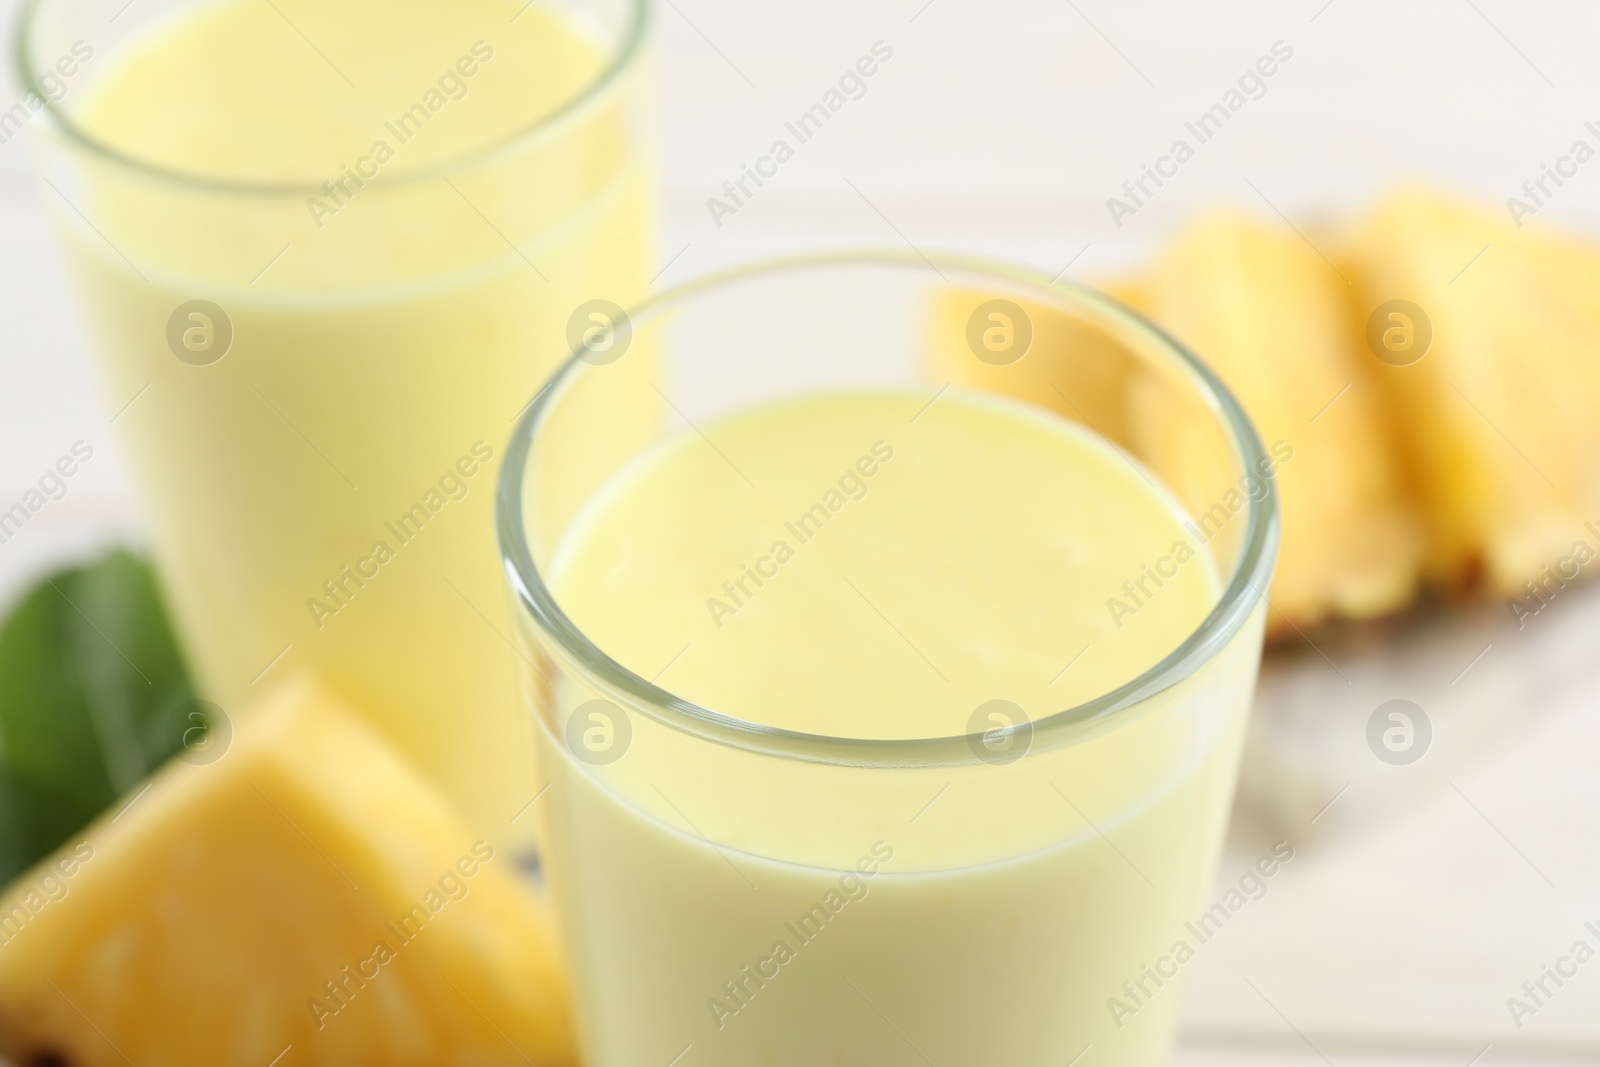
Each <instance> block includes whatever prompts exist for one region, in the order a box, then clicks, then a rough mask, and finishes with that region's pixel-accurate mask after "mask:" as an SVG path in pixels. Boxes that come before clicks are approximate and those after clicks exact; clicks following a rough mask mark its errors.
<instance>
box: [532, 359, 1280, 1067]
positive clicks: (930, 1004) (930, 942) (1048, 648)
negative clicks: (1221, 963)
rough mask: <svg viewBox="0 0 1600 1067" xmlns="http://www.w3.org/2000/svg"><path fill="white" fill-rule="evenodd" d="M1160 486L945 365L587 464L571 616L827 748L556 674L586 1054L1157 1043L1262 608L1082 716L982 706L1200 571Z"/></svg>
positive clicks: (1065, 683) (953, 1050) (557, 569)
mask: <svg viewBox="0 0 1600 1067" xmlns="http://www.w3.org/2000/svg"><path fill="white" fill-rule="evenodd" d="M1186 521H1187V516H1185V515H1184V513H1183V512H1182V511H1181V509H1180V507H1179V506H1178V505H1177V503H1176V502H1175V501H1174V499H1173V498H1172V497H1171V496H1170V495H1169V494H1168V493H1167V492H1166V491H1165V489H1163V488H1162V487H1160V486H1159V485H1157V484H1156V483H1155V481H1154V480H1153V478H1152V477H1151V475H1150V474H1149V473H1148V472H1147V471H1145V470H1143V469H1142V468H1140V467H1138V466H1136V465H1135V463H1134V462H1133V461H1132V460H1131V459H1130V458H1128V457H1127V456H1125V455H1123V454H1122V453H1120V452H1118V451H1116V450H1114V449H1113V448H1112V447H1110V446H1109V445H1107V444H1105V443H1104V442H1103V441H1101V440H1100V439H1098V438H1096V437H1094V436H1092V435H1090V434H1089V433H1088V432H1086V431H1085V430H1084V429H1083V428H1082V427H1080V426H1078V425H1077V424H1074V423H1070V422H1067V421H1065V420H1063V419H1060V418H1058V417H1057V416H1055V415H1052V414H1049V413H1046V412H1043V411H1041V410H1040V409H1036V408H1032V407H1028V406H1024V405H1021V404H1019V403H1016V402H1014V401H1010V400H1005V399H1001V398H997V397H992V396H980V395H978V394H968V393H963V392H962V391H960V390H956V389H951V390H948V391H947V392H945V393H943V394H942V395H941V396H940V397H939V398H938V399H937V400H936V401H935V402H934V403H933V404H932V405H931V406H928V397H927V395H926V394H925V393H923V394H912V393H909V392H902V391H881V392H870V391H867V392H852V393H841V394H832V395H822V396H809V397H804V398H800V399H792V400H787V401H784V402H781V403H778V404H774V405H770V406H765V407H758V408H754V409H751V410H746V411H743V412H739V413H735V414H733V415H729V416H724V417H722V418H720V419H717V420H714V421H707V422H704V423H699V424H697V429H696V430H691V431H685V432H684V433H683V434H681V435H678V436H674V437H668V438H666V439H664V440H663V441H661V442H659V443H657V444H656V445H654V446H652V447H651V448H650V449H648V450H646V451H644V452H643V453H641V454H640V455H639V456H637V457H636V458H635V459H634V460H633V461H632V462H631V463H630V464H629V465H628V466H626V467H624V468H623V469H622V470H621V471H619V472H618V473H617V474H616V475H615V476H614V477H613V478H612V479H611V480H610V481H609V482H608V483H607V484H606V485H605V487H604V488H603V489H601V491H600V492H598V493H596V494H595V495H594V497H593V498H592V499H591V500H590V502H589V504H588V505H587V507H586V509H585V510H584V511H582V512H581V513H580V514H579V515H578V517H577V519H576V520H575V521H574V522H573V524H572V526H571V527H570V529H569V531H568V533H567V535H566V537H565V539H564V541H563V542H562V543H561V545H560V547H559V549H558V550H557V551H556V553H555V556H554V560H553V562H552V564H551V566H550V568H549V569H550V572H551V573H550V579H549V582H550V586H551V588H552V591H553V593H554V595H555V598H556V600H557V602H558V603H559V605H560V606H561V608H562V610H563V611H564V612H565V613H566V614H567V615H568V617H569V618H570V619H571V620H572V622H573V623H574V624H575V625H576V626H577V627H578V628H579V629H580V630H581V631H582V632H583V633H584V634H585V635H586V636H587V637H588V638H589V639H590V640H592V641H593V642H594V644H595V645H596V646H597V647H598V648H599V649H600V650H601V651H603V652H604V653H606V654H607V655H608V656H610V657H611V658H613V659H615V660H616V661H617V662H618V663H620V664H621V665H622V666H623V667H625V668H627V669H629V670H631V671H633V672H634V673H636V674H638V675H641V676H642V677H644V678H648V679H656V684H658V685H660V686H662V687H663V688H665V689H667V690H668V691H670V692H672V693H673V694H675V695H677V696H678V697H681V698H682V699H684V700H688V701H693V702H694V703H696V704H698V705H700V706H702V707H704V708H708V709H711V710H712V711H713V712H716V713H719V714H721V715H724V716H728V717H731V718H733V719H737V720H741V721H743V722H744V723H748V724H755V725H758V726H760V727H766V728H770V729H772V730H774V731H792V732H795V733H801V734H811V735H825V736H827V737H832V738H845V739H853V740H856V741H858V742H860V745H859V746H858V747H857V749H856V750H855V754H856V756H857V757H858V758H857V759H855V760H850V759H841V758H838V756H839V749H837V748H832V749H826V750H824V749H822V748H819V749H817V755H816V756H815V758H794V757H793V756H792V755H776V754H762V753H761V752H759V751H752V749H760V748H761V747H762V742H761V741H760V740H759V739H757V740H754V741H752V743H751V744H749V745H744V744H724V743H718V742H715V741H712V740H708V739H707V738H706V737H697V736H691V732H690V731H686V730H683V729H675V728H673V727H671V726H669V725H666V724H664V723H663V722H662V721H660V719H658V718H655V717H652V716H651V715H650V714H649V713H648V711H647V710H646V709H644V708H642V707H640V706H639V705H637V704H635V703H632V702H631V701H630V700H629V699H628V698H627V697H626V695H625V694H623V693H622V692H620V691H617V690H612V691H609V692H601V691H600V690H599V689H598V688H596V689H594V690H590V689H588V688H587V687H585V686H583V685H580V684H579V683H577V682H574V681H570V680H568V681H563V682H562V683H561V684H560V686H559V687H558V689H557V691H556V692H555V693H554V694H553V699H552V700H551V701H550V706H549V707H548V708H547V709H546V715H545V716H544V717H542V718H541V722H543V723H544V725H545V730H546V733H545V737H544V741H545V743H544V744H543V745H542V746H541V753H542V766H543V770H544V773H545V774H546V775H547V776H548V777H549V778H550V780H551V781H552V783H553V786H552V788H551V789H550V791H549V794H548V796H547V798H546V799H545V800H543V801H541V805H540V808H541V812H542V816H543V817H544V819H545V820H546V833H547V835H548V837H547V844H548V848H549V857H548V858H549V870H550V874H551V880H552V889H553V893H554V897H555V901H556V904H557V907H558V910H559V912H560V915H561V918H562V922H563V925H564V930H565V936H566V938H567V940H568V942H569V949H570V953H569V955H570V957H571V959H572V960H573V967H574V970H575V981H576V983H577V994H578V1001H579V1006H580V1015H581V1019H582V1024H583V1034H584V1039H585V1041H586V1043H587V1052H588V1055H589V1057H590V1061H591V1062H592V1063H593V1064H595V1065H596V1067H622V1065H632V1064H640V1063H657V1062H659V1063H663V1064H665V1063H668V1062H671V1061H672V1059H673V1057H674V1056H677V1055H679V1054H681V1053H683V1051H684V1050H685V1049H686V1048H688V1049H692V1052H690V1053H688V1054H686V1055H685V1059H684V1062H689V1056H692V1057H693V1062H695V1063H698V1064H713V1065H723V1064H726V1065H730V1067H732V1065H739V1067H747V1065H750V1064H775V1065H796V1067H798V1065H805V1067H815V1065H817V1064H833V1063H838V1064H873V1065H880V1067H881V1065H897V1064H907V1065H911V1064H925V1063H938V1064H978V1063H983V1064H1005V1065H1007V1067H1032V1065H1041V1067H1042V1065H1046V1064H1051V1065H1055V1067H1060V1065H1062V1064H1065V1063H1066V1062H1068V1060H1070V1059H1072V1057H1073V1056H1075V1055H1077V1054H1079V1053H1080V1052H1081V1051H1082V1050H1083V1049H1084V1048H1085V1047H1086V1046H1091V1045H1092V1046H1093V1049H1094V1051H1093V1053H1092V1055H1093V1060H1092V1062H1094V1063H1099V1064H1123V1065H1132V1064H1142V1065H1149V1064H1155V1063H1157V1062H1160V1060H1161V1057H1162V1056H1163V1055H1164V1053H1165V1047H1166V1043H1167V1041H1168V1039H1169V1033H1170V1024H1171V1020H1172V1017H1173V1012H1174V1011H1175V1009H1176V1007H1177V1006H1178V1003H1179V1000H1180V987H1181V985H1182V983H1183V977H1184V970H1183V966H1182V963H1175V962H1174V961H1173V958H1172V952H1173V948H1174V943H1175V942H1176V941H1178V940H1179V939H1180V938H1186V937H1187V938H1189V939H1190V940H1191V941H1192V940H1193V939H1192V937H1190V935H1188V934H1187V933H1186V931H1185V922H1186V921H1187V920H1189V919H1191V918H1193V917H1194V915H1195V914H1196V913H1198V912H1199V911H1201V910H1202V898H1203V896H1204V893H1205V888H1206V886H1207V885H1208V883H1209V880H1210V875H1211V870H1212V866H1213V864H1214V862H1215V856H1216V852H1217V850H1218V848H1219V846H1220V839H1221V834H1222V831H1223V827H1224V824H1225V820H1226V814H1227V811H1228V807H1229V803H1230V800H1231V793H1232V782H1233V775H1234V770H1235V763H1236V759H1237V753H1238V748H1239V744H1240V738H1241V730H1242V726H1243V722H1244V718H1245V711H1246V706H1247V702H1248V699H1249V693H1250V688H1251V681H1252V676H1253V670H1254V663H1255V656H1256V650H1257V649H1258V647H1259V639H1260V616H1259V611H1258V613H1257V615H1256V616H1255V618H1254V619H1253V620H1252V621H1251V622H1250V624H1248V625H1246V626H1245V627H1244V630H1243V631H1242V632H1241V633H1240V635H1238V636H1237V637H1236V638H1235V640H1234V641H1233V642H1232V644H1231V645H1230V647H1228V648H1226V649H1224V650H1223V651H1221V652H1220V653H1219V654H1218V655H1217V656H1216V657H1214V658H1213V659H1212V660H1211V662H1210V663H1208V664H1207V665H1206V666H1205V667H1203V668H1202V669H1201V670H1200V671H1199V672H1197V673H1196V674H1194V675H1191V676H1190V677H1189V678H1187V679H1185V680H1184V681H1182V682H1179V683H1178V684H1177V685H1175V686H1173V687H1171V688H1169V689H1166V690H1164V691H1162V692H1160V693H1159V694H1156V695H1154V696H1152V697H1149V698H1148V699H1146V700H1145V701H1144V702H1143V703H1142V704H1140V705H1139V706H1138V707H1137V708H1134V709H1132V710H1131V711H1129V712H1125V713H1123V714H1122V715H1121V716H1120V717H1117V718H1115V719H1114V720H1112V721H1111V722H1110V723H1107V722H1103V721H1102V722H1090V723H1085V724H1084V725H1083V726H1081V727H1080V728H1077V729H1076V730H1073V731H1070V732H1069V733H1068V734H1066V735H1062V734H1061V733H1060V732H1059V731H1057V730H1055V729H1054V728H1045V727H1042V726H1041V727H1040V728H1039V730H1038V732H1037V733H1036V734H1034V735H1033V736H1032V737H1031V738H1030V739H1029V740H1019V738H1020V736H1021V735H1019V734H1017V733H1016V732H1015V731H1013V732H1011V733H1009V734H1007V733H1006V732H1005V728H1006V727H1011V726H1013V725H1015V724H1018V723H1021V724H1030V723H1033V722H1036V721H1037V720H1040V719H1043V718H1045V717H1046V716H1049V715H1050V714H1052V713H1054V712H1058V711H1062V710H1064V709H1067V708H1071V707H1074V706H1075V705H1077V704H1079V703H1081V702H1084V701H1087V700H1090V699H1092V698H1094V697H1097V696H1099V695H1101V694H1104V693H1106V692H1108V691H1110V690H1112V689H1114V688H1115V687H1117V686H1118V685H1121V684H1122V683H1125V682H1128V681H1130V680H1131V679H1133V678H1135V677H1136V676H1138V675H1139V674H1140V673H1142V672H1144V671H1145V670H1147V669H1148V668H1150V667H1152V666H1154V665H1156V664H1157V663H1158V662H1160V661H1161V660H1162V659H1163V658H1164V657H1166V656H1167V655H1168V654H1169V653H1171V652H1172V651H1173V650H1174V649H1175V648H1176V647H1177V646H1178V645H1179V644H1180V643H1181V642H1182V641H1183V640H1184V639H1185V638H1186V637H1188V636H1189V634H1190V633H1192V632H1193V631H1194V630H1195V629H1196V628H1197V627H1199V625H1200V624H1201V622H1202V620H1204V618H1205V617H1206V615H1207V613H1208V612H1209V611H1210V610H1211V609H1212V607H1213V605H1214V604H1215V603H1216V601H1217V599H1218V596H1219V593H1220V587H1219V579H1218V575H1217V565H1216V563H1215V562H1214V561H1213V560H1212V559H1211V558H1210V556H1209V555H1208V554H1207V552H1206V548H1205V546H1204V543H1203V541H1202V540H1201V539H1199V538H1197V537H1196V536H1195V535H1194V534H1193V533H1192V532H1191V530H1190V529H1189V528H1188V527H1187V526H1186V525H1185V523H1186ZM1125 582H1128V583H1130V584H1131V585H1132V587H1133V589H1134V590H1135V591H1136V592H1135V596H1134V599H1135V600H1136V601H1137V603H1136V604H1131V605H1130V602H1129V600H1128V597H1129V593H1128V592H1127V589H1126V587H1125V585H1124V583H1125ZM1113 599H1116V600H1119V601H1121V602H1122V603H1123V604H1124V605H1125V606H1132V607H1133V608H1134V610H1133V611H1131V612H1128V611H1123V610H1112V608H1111V601H1112V600H1113ZM595 684H596V685H598V684H599V683H595ZM595 701H605V702H606V703H600V704H597V703H595ZM1001 702H1003V703H1001ZM993 730H999V731H1001V732H1000V733H992V734H985V733H984V732H985V731H993ZM974 733H975V734H978V735H981V736H980V737H979V739H978V740H976V741H971V742H964V741H959V740H958V741H953V742H952V743H951V746H952V747H953V748H954V749H955V751H956V752H957V753H958V757H960V758H953V759H952V758H949V756H948V752H947V751H946V754H945V756H942V757H939V758H937V759H935V758H929V759H921V758H919V757H918V756H917V755H916V752H917V751H918V750H917V749H916V747H915V746H913V745H906V744H905V742H908V741H912V740H914V739H919V738H955V737H959V735H963V734H974ZM619 739H620V741H619ZM986 739H988V740H990V741H992V744H990V743H986ZM1008 739H1009V740H1008ZM896 742H900V743H901V744H896ZM774 744H775V746H776V747H778V748H782V747H783V746H785V745H789V746H791V747H792V746H799V747H800V748H804V747H805V744H804V742H802V741H795V740H794V739H792V738H789V739H786V740H781V741H776V742H774ZM1015 746H1020V747H1015ZM969 748H970V751H969ZM769 751H770V750H769ZM941 751H944V750H941ZM851 763H855V764H856V765H850V764H851ZM1163 958H1165V962H1164V963H1163V962H1161V961H1162V960H1163ZM1154 965H1159V966H1160V968H1161V969H1162V970H1164V971H1169V972H1170V973H1168V974H1166V976H1165V977H1164V978H1160V979H1159V981H1156V982H1154V983H1152V980H1151V979H1150V978H1149V977H1146V973H1147V972H1148V971H1149V969H1150V966H1154ZM1126 981H1133V982H1143V983H1144V986H1143V989H1144V993H1143V994H1140V993H1138V992H1135V994H1134V996H1135V998H1136V1000H1137V1003H1136V1004H1134V1003H1131V1002H1129V1001H1128V1000H1127V999H1126V998H1127V997H1128V995H1129V994H1128V993H1127V992H1126V991H1125V989H1124V985H1123V983H1124V982H1126ZM1134 988H1135V989H1136V990H1137V989H1138V988H1139V987H1138V986H1135V987H1134ZM1114 999H1115V1000H1120V1001H1121V1002H1122V1004H1124V1005H1125V1006H1126V1007H1128V1008H1131V1009H1132V1010H1130V1011H1121V1010H1113V1005H1112V1004H1111V1001H1113V1000H1114Z"/></svg>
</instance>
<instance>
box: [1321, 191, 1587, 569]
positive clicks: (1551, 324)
mask: <svg viewBox="0 0 1600 1067" xmlns="http://www.w3.org/2000/svg"><path fill="white" fill-rule="evenodd" d="M1351 256H1352V260H1353V262H1354V263H1355V264H1356V265H1357V267H1358V268H1359V277H1358V279H1357V280H1358V283H1359V285H1360V288H1361V301H1360V304H1359V308H1358V311H1359V317H1360V320H1361V321H1360V322H1359V323H1358V326H1357V328H1358V329H1364V327H1365V319H1366V317H1367V316H1368V315H1370V314H1371V313H1372V311H1373V310H1374V309H1376V308H1379V307H1380V306H1381V305H1383V304H1384V303H1386V302H1388V301H1391V300H1407V301H1411V302H1412V303H1414V304H1415V305H1417V306H1419V307H1420V308H1421V309H1422V311H1423V312H1424V313H1425V314H1426V316H1427V317H1428V319H1429V320H1430V321H1431V326H1432V334H1433V339H1432V344H1431V347H1430V348H1429V350H1428V351H1427V353H1426V354H1425V355H1424V356H1423V357H1422V358H1421V359H1420V360H1418V361H1416V362H1414V363H1410V364H1409V365H1400V366H1389V365H1385V363H1382V362H1378V361H1377V360H1373V361H1372V363H1373V365H1374V367H1375V368H1376V369H1377V370H1378V372H1379V373H1380V374H1381V377H1382V381H1383V383H1384V385H1385V386H1386V387H1387V389H1388V390H1390V392H1391V394H1392V398H1393V403H1392V411H1393V422H1394V425H1395V426H1396V427H1397V428H1398V430H1399V431H1400V433H1401V435H1402V443H1403V445H1404V447H1405V449H1406V452H1407V454H1408V457H1409V459H1410V461H1411V463H1412V464H1413V465H1414V466H1415V467H1416V469H1417V472H1418V475H1419V477H1418V478H1417V485H1418V488H1419V492H1420V494H1421V496H1422V498H1423V500H1424V501H1425V503H1426V505H1427V509H1428V513H1429V517H1430V530H1429V535H1430V539H1431V541H1432V544H1433V549H1432V551H1431V552H1430V553H1429V571H1430V576H1431V577H1432V578H1434V579H1435V580H1436V581H1439V582H1441V583H1444V584H1446V585H1449V586H1453V587H1457V588H1465V589H1470V588H1472V587H1473V586H1476V585H1481V584H1487V585H1488V586H1489V587H1490V588H1492V589H1493V590H1495V591H1496V592H1500V593H1505V594H1511V595H1520V594H1522V593H1523V592H1524V586H1523V583H1524V582H1525V581H1526V580H1528V579H1540V576H1541V568H1542V566H1543V565H1546V564H1549V565H1551V566H1554V565H1555V564H1556V562H1557V561H1559V560H1561V559H1563V558H1564V557H1567V556H1568V555H1569V554H1570V553H1571V552H1572V550H1573V546H1574V544H1575V542H1577V541H1578V540H1580V539H1585V540H1587V539H1588V538H1587V534H1586V532H1585V530H1584V524H1585V523H1586V522H1589V521H1592V520H1594V519H1596V518H1597V517H1600V418H1597V417H1596V416H1597V413H1600V355H1597V353H1600V248H1597V247H1596V246H1594V245H1592V244H1586V243H1582V242H1579V241H1576V240H1573V239H1570V238H1567V237H1563V236H1560V235H1556V234H1551V233H1547V232H1545V231H1544V230H1543V229H1542V228H1540V224H1538V223H1530V224H1528V225H1527V226H1526V227H1525V228H1523V229H1521V230H1518V229H1517V228H1516V227H1515V226H1513V225H1512V223H1511V221H1510V219H1509V217H1508V216H1506V215H1504V214H1503V213H1501V212H1498V211H1493V210H1490V209H1484V208H1479V207H1475V206H1472V205H1468V204H1464V203H1460V202H1458V201H1456V200H1453V199H1450V198H1448V197H1445V196H1443V195H1440V194H1437V193H1429V192H1423V191H1418V190H1408V191H1404V192H1400V193H1397V194H1395V195H1393V196H1391V197H1390V198H1389V199H1387V200H1386V201H1385V202H1383V203H1382V204H1381V205H1380V206H1379V207H1378V208H1377V210H1376V211H1375V212H1374V213H1373V214H1372V216H1371V217H1370V218H1369V219H1367V221H1366V223H1365V225H1363V226H1362V227H1361V228H1360V230H1359V232H1358V234H1357V236H1356V240H1355V242H1354V247H1353V250H1352V252H1351ZM1592 547H1593V546H1592V545H1591V548H1592Z"/></svg>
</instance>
